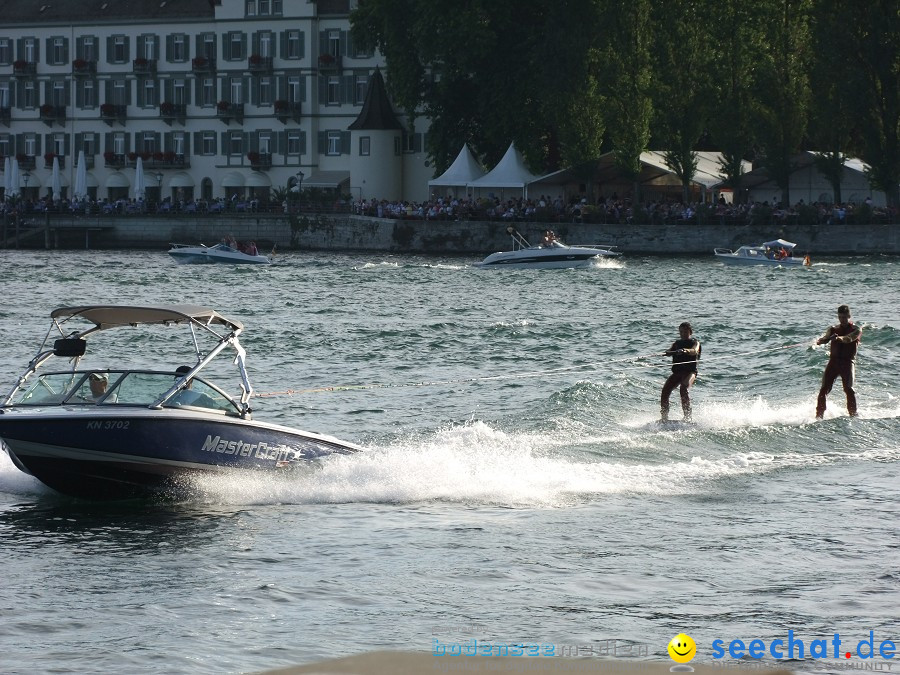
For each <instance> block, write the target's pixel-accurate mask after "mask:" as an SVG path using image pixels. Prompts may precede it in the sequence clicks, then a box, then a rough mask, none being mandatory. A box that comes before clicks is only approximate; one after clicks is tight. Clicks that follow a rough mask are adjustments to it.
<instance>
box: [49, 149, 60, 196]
mask: <svg viewBox="0 0 900 675" xmlns="http://www.w3.org/2000/svg"><path fill="white" fill-rule="evenodd" d="M50 190H51V192H52V193H53V201H57V200H58V199H59V198H60V197H61V196H62V179H61V178H60V176H59V157H56V156H54V157H53V170H52V173H51V174H50Z"/></svg>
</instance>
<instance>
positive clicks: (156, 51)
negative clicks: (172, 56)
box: [150, 35, 162, 61]
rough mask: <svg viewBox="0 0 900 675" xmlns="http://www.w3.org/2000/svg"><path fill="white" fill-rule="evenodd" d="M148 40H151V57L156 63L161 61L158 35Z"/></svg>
mask: <svg viewBox="0 0 900 675" xmlns="http://www.w3.org/2000/svg"><path fill="white" fill-rule="evenodd" d="M150 39H151V40H153V56H154V57H156V60H157V61H162V54H160V53H159V35H154V36H153V37H151V38H150Z"/></svg>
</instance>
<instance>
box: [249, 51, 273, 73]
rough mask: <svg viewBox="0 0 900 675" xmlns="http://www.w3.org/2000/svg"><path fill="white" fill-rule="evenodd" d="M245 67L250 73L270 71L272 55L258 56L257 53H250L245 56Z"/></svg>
mask: <svg viewBox="0 0 900 675" xmlns="http://www.w3.org/2000/svg"><path fill="white" fill-rule="evenodd" d="M247 69H248V70H249V71H250V72H251V73H271V72H272V57H271V56H260V55H259V54H251V55H250V56H249V57H248V58H247Z"/></svg>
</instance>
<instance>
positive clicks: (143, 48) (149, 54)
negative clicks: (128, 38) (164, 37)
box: [138, 35, 157, 61]
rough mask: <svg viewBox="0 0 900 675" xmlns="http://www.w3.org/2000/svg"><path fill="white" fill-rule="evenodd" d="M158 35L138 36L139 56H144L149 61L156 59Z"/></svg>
mask: <svg viewBox="0 0 900 675" xmlns="http://www.w3.org/2000/svg"><path fill="white" fill-rule="evenodd" d="M156 39H157V38H156V36H155V35H141V36H139V37H138V56H142V57H144V58H145V59H147V60H148V61H153V60H155V59H156Z"/></svg>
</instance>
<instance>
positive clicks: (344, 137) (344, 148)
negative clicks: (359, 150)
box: [341, 131, 350, 155]
mask: <svg viewBox="0 0 900 675" xmlns="http://www.w3.org/2000/svg"><path fill="white" fill-rule="evenodd" d="M341 154H342V155H349V154H350V132H349V131H342V132H341Z"/></svg>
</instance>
